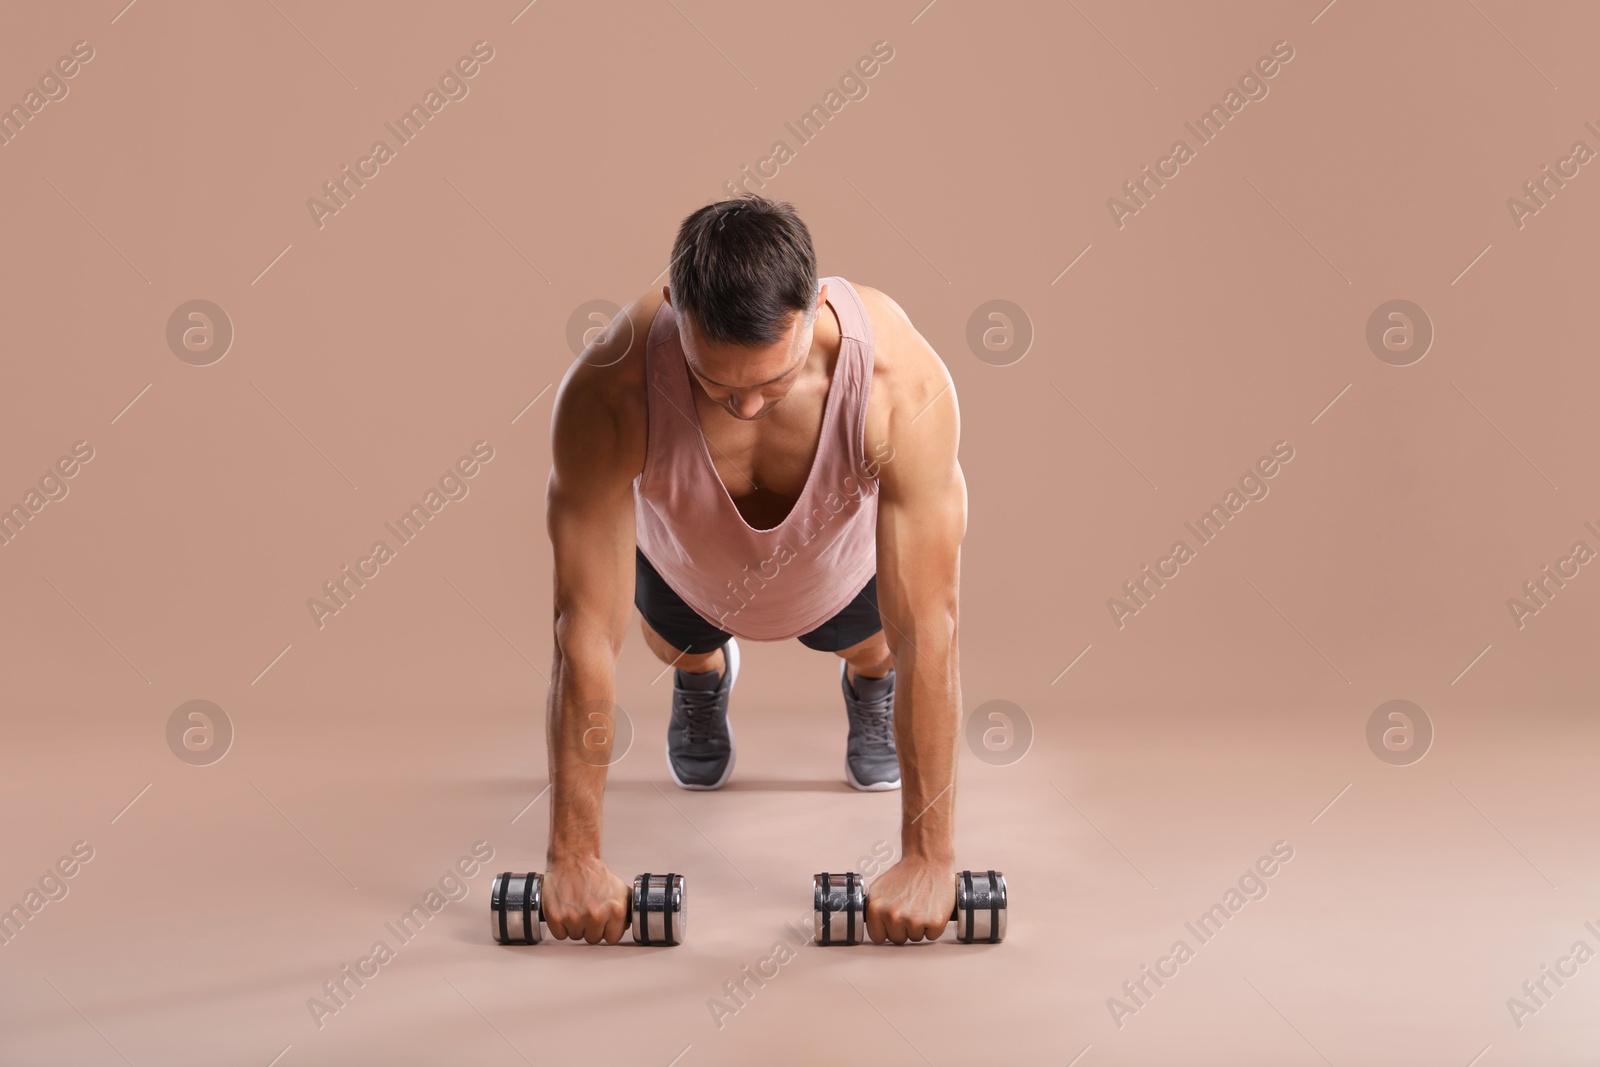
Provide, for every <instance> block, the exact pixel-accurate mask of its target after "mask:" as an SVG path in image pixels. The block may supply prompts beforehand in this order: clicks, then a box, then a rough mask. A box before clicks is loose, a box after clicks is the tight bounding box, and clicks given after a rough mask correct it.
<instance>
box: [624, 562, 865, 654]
mask: <svg viewBox="0 0 1600 1067" xmlns="http://www.w3.org/2000/svg"><path fill="white" fill-rule="evenodd" d="M633 554H634V561H635V562H634V580H633V604H634V607H636V608H638V609H639V614H640V615H643V616H644V621H645V622H646V623H647V624H649V626H650V629H652V630H654V631H655V632H656V633H658V634H660V635H661V639H662V640H664V641H665V642H666V643H667V644H669V645H671V646H672V647H673V648H675V649H678V650H679V651H680V652H687V653H689V654H690V655H694V656H700V655H704V654H705V653H707V652H712V651H715V650H716V649H719V648H721V647H722V646H723V645H725V644H727V643H728V638H730V637H732V636H733V635H732V634H730V633H728V632H727V631H726V630H722V629H718V628H717V627H715V626H713V625H711V624H710V623H709V622H707V621H706V620H705V619H703V618H701V617H700V614H699V613H698V612H696V611H695V610H694V609H693V608H691V607H690V606H689V605H688V604H685V603H684V602H683V598H682V597H680V596H678V594H677V593H676V592H674V591H673V589H672V587H671V586H670V585H668V584H667V580H666V579H665V578H663V577H661V574H660V573H659V572H658V571H657V570H656V569H655V567H653V566H651V564H650V561H649V560H647V559H645V558H644V553H643V552H641V551H640V550H639V549H638V548H637V547H635V548H634V550H633ZM881 629H883V619H882V617H881V616H880V615H879V614H878V576H877V575H873V576H872V577H871V578H868V579H867V584H866V588H864V589H862V590H861V592H859V593H857V594H856V597H855V599H854V600H852V601H850V603H848V604H846V605H845V606H844V609H843V610H842V611H840V612H839V614H837V615H835V616H834V617H833V618H831V619H829V620H828V621H827V622H825V623H823V624H822V625H821V626H818V627H817V628H816V629H815V630H812V631H810V632H809V633H803V634H801V635H800V643H801V644H803V645H805V646H806V647H807V648H814V649H816V650H817V651H819V652H839V651H842V650H843V649H846V648H849V647H850V646H851V645H858V644H860V643H861V642H862V641H865V640H866V639H867V638H869V637H871V636H872V635H873V634H875V633H877V632H878V631H879V630H881Z"/></svg>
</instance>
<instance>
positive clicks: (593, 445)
mask: <svg viewBox="0 0 1600 1067" xmlns="http://www.w3.org/2000/svg"><path fill="white" fill-rule="evenodd" d="M661 304H662V295H661V290H659V289H657V290H654V291H653V292H649V293H646V294H644V295H643V296H641V297H639V298H638V299H636V300H633V301H631V302H630V303H629V304H628V305H627V306H625V307H624V308H622V310H620V311H619V312H617V314H616V315H614V316H612V318H611V320H610V322H603V321H600V317H599V316H598V314H597V315H596V316H595V318H594V321H593V322H592V323H591V324H590V325H588V326H587V327H586V328H585V330H586V332H585V334H584V338H583V344H582V350H581V351H580V353H579V354H578V356H577V358H576V359H574V360H573V361H572V363H571V365H570V366H569V367H568V368H567V371H566V373H565V375H563V377H562V379H561V385H560V387H559V388H558V389H557V390H556V397H555V402H554V411H553V413H552V419H553V434H554V438H555V440H554V445H555V449H556V454H557V456H558V457H559V456H561V455H574V454H587V455H588V457H589V458H588V459H587V460H585V462H586V463H588V462H597V461H599V457H601V456H605V457H610V458H611V461H612V462H614V463H615V464H617V465H618V466H619V468H620V469H622V470H623V471H624V473H627V474H628V475H629V476H630V477H631V476H632V475H633V474H637V473H638V472H639V470H640V469H641V468H642V467H643V463H644V448H645V430H646V426H647V424H648V404H649V401H648V396H647V393H646V389H647V380H646V374H645V346H646V344H647V343H648V342H649V339H650V327H651V325H652V324H653V323H654V321H655V316H656V312H657V311H658V310H659V309H660V307H661ZM607 465H609V464H607Z"/></svg>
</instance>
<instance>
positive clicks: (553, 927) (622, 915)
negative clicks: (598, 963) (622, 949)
mask: <svg viewBox="0 0 1600 1067" xmlns="http://www.w3.org/2000/svg"><path fill="white" fill-rule="evenodd" d="M543 882H544V884H543V886H542V894H543V895H542V897H541V899H540V902H539V903H540V906H541V908H542V909H543V911H544V924H545V926H546V928H548V929H549V931H550V936H551V937H554V938H558V939H571V940H573V941H576V940H578V939H579V938H582V939H583V940H585V941H587V942H588V943H589V944H591V945H596V944H599V943H600V942H601V941H604V942H605V943H606V944H608V945H615V944H616V943H617V942H618V941H621V940H622V933H623V931H624V930H626V929H627V928H628V904H629V901H628V895H629V894H630V893H631V892H632V891H633V888H632V886H630V885H629V884H628V883H627V882H624V881H623V880H622V879H621V878H618V877H617V876H616V875H614V874H612V873H611V869H610V868H609V867H607V866H606V865H605V863H604V862H603V861H601V859H600V858H599V857H598V856H597V857H594V858H592V859H581V860H567V861H562V862H557V863H551V864H550V865H549V869H548V870H546V871H545V872H544V879H543Z"/></svg>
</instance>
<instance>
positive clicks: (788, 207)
mask: <svg viewBox="0 0 1600 1067" xmlns="http://www.w3.org/2000/svg"><path fill="white" fill-rule="evenodd" d="M670 269H671V279H670V284H671V292H672V306H673V309H674V310H675V311H677V312H678V313H680V314H681V313H683V312H688V313H689V315H690V316H692V317H693V319H694V324H695V326H696V327H697V328H698V329H699V331H700V333H701V335H702V336H704V337H705V338H706V339H707V340H709V341H711V342H713V343H715V344H731V345H743V346H745V347H749V348H757V347H761V346H763V345H770V344H773V343H774V342H776V341H777V340H778V338H779V337H781V336H782V334H783V331H784V330H785V329H786V328H787V327H788V325H789V319H790V317H791V316H792V315H793V314H794V313H795V312H797V311H798V312H801V313H802V314H806V315H809V314H810V313H811V312H812V311H814V310H815V309H816V300H817V258H816V253H815V252H814V251H813V250H812V248H811V231H810V230H808V229H806V224H805V223H804V222H803V221H802V220H801V218H800V216H799V214H798V213H797V212H796V211H795V209H794V205H793V204H789V203H784V202H780V201H773V200H767V199H766V198H764V197H759V196H740V197H736V198H734V199H732V200H722V201H718V202H717V203H715V204H707V205H706V206H705V207H703V208H701V209H700V210H698V211H696V212H695V213H694V214H692V215H690V216H689V217H688V218H686V219H684V220H683V224H682V225H681V226H679V227H678V238H677V240H676V241H674V242H673V245H672V264H671V268H670Z"/></svg>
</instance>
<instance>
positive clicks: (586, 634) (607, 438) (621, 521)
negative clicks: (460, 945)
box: [542, 309, 644, 944]
mask: <svg viewBox="0 0 1600 1067" xmlns="http://www.w3.org/2000/svg"><path fill="white" fill-rule="evenodd" d="M631 311H632V309H630V312H631ZM625 314H626V313H625ZM618 333H619V335H620V334H624V333H627V331H625V330H624V331H618ZM633 336H637V337H639V341H638V343H636V344H633V343H632V337H628V336H616V337H613V338H611V339H610V340H602V341H599V342H597V344H596V345H594V346H591V347H590V348H589V349H587V350H586V351H585V358H584V359H583V360H580V361H579V362H577V363H575V364H573V366H572V368H571V369H570V370H569V371H568V373H567V376H566V378H565V379H564V380H563V382H562V383H561V388H560V390H559V392H558V393H557V396H556V402H555V414H554V425H553V428H552V431H551V452H552V469H551V472H550V482H549V485H548V488H547V490H546V501H545V505H546V506H545V517H546V526H547V528H548V530H549V534H550V542H551V546H552V548H553V551H554V555H555V585H554V589H555V605H554V623H555V652H554V657H553V670H552V673H551V676H550V697H549V706H548V710H547V715H546V741H547V743H548V747H549V759H550V787H551V788H550V841H549V850H548V854H547V856H546V871H545V885H544V899H543V901H542V903H543V907H544V912H545V923H546V925H547V926H548V927H549V929H550V934H551V936H552V937H556V938H563V937H567V938H574V939H576V938H582V939H584V940H585V941H588V942H589V943H590V944H594V943H596V942H598V941H601V940H604V941H607V942H610V943H613V944H615V943H616V942H617V941H619V940H620V939H621V937H622V934H623V931H624V929H625V928H626V927H625V924H626V917H627V892H628V888H627V885H626V883H624V882H623V881H622V880H621V879H620V878H618V877H617V876H616V875H614V874H612V873H611V871H610V870H609V869H608V868H607V867H606V865H605V863H604V862H603V861H602V860H601V858H600V828H601V821H602V820H601V814H602V806H603V801H604V796H605V782H606V768H607V766H608V765H609V764H610V762H611V745H612V739H613V733H614V729H613V727H614V721H615V720H614V714H615V709H616V703H615V701H616V666H617V660H618V657H619V656H620V655H621V652H622V642H623V637H624V636H625V634H626V631H627V626H628V623H629V620H630V617H631V611H632V608H633V580H634V511H633V493H632V482H633V478H634V476H635V475H636V474H638V473H639V469H640V467H641V466H642V465H643V459H644V419H643V417H642V414H643V413H642V411H641V412H638V413H634V412H632V411H631V410H630V406H631V405H630V403H629V401H630V400H632V401H635V402H636V403H637V406H640V407H642V405H643V390H642V388H633V389H630V388H629V383H630V382H634V381H641V382H642V375H640V373H639V367H638V364H639V363H642V361H643V354H642V352H643V335H642V334H641V333H638V332H637V331H635V333H634V335H633ZM630 344H631V347H632V348H633V349H634V351H631V352H630V351H627V349H628V348H629V346H630ZM608 346H609V349H608ZM619 349H620V350H619ZM630 364H632V365H631V366H630ZM619 398H621V399H619Z"/></svg>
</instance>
